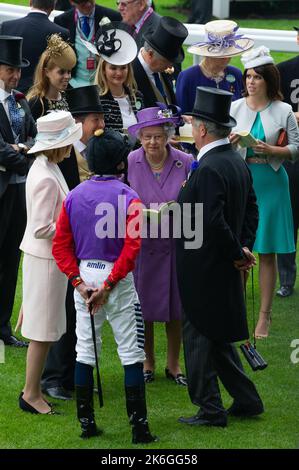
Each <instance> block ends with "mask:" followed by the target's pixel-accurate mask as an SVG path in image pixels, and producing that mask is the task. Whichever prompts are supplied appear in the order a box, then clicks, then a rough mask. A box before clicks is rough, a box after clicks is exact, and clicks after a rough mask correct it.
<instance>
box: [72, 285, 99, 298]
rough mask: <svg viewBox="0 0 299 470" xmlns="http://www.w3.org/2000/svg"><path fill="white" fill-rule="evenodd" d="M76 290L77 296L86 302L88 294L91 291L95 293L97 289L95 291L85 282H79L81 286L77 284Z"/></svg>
mask: <svg viewBox="0 0 299 470" xmlns="http://www.w3.org/2000/svg"><path fill="white" fill-rule="evenodd" d="M76 289H77V291H78V292H79V294H80V295H81V297H83V299H84V300H88V299H89V295H90V294H89V292H90V291H92V292H94V291H96V290H97V289H95V288H94V287H91V286H87V285H86V284H85V282H81V284H79V285H78V286H76Z"/></svg>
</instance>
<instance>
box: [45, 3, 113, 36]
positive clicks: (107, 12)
mask: <svg viewBox="0 0 299 470" xmlns="http://www.w3.org/2000/svg"><path fill="white" fill-rule="evenodd" d="M94 15H95V16H94V24H95V34H97V31H98V29H99V23H100V21H101V19H102V18H104V17H105V16H107V18H109V19H110V20H111V21H120V20H121V15H120V13H118V12H117V11H115V10H112V9H111V8H106V7H102V6H100V5H95V13H94ZM54 22H55V23H56V24H58V25H59V26H62V27H63V28H66V29H68V30H69V32H70V41H71V43H72V44H74V43H75V37H76V26H77V25H76V21H75V8H71V9H70V10H67V11H65V12H64V13H62V14H61V15H58V16H55V18H54Z"/></svg>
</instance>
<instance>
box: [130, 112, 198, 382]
mask: <svg viewBox="0 0 299 470" xmlns="http://www.w3.org/2000/svg"><path fill="white" fill-rule="evenodd" d="M137 121H138V122H137V124H134V125H133V126H130V127H129V128H128V131H129V133H130V134H131V135H133V136H134V137H137V138H138V139H139V140H140V142H141V145H142V147H140V148H139V149H138V150H135V151H133V152H131V153H130V155H129V158H128V180H129V182H130V185H131V187H132V188H133V189H134V190H135V191H136V192H137V193H138V195H139V197H140V199H141V201H142V202H143V204H144V205H145V206H146V207H147V208H148V207H149V205H150V204H153V203H157V204H161V203H165V202H169V201H173V200H176V199H177V196H178V194H179V191H180V188H181V185H182V183H183V182H184V181H185V180H186V178H187V175H188V173H189V170H190V168H191V164H192V161H193V158H192V157H191V156H190V155H188V154H186V153H184V152H181V151H180V150H177V149H175V148H173V147H171V146H170V145H169V143H168V141H169V139H170V138H171V137H172V136H173V135H174V133H175V126H177V125H178V123H179V118H178V117H175V116H174V115H173V114H172V110H170V109H164V110H162V109H160V108H159V107H156V108H146V109H143V110H142V111H139V112H138V113H137ZM163 219H164V217H163ZM151 222H152V220H151ZM164 222H165V220H164V221H163V222H162V223H164ZM153 223H155V222H153ZM166 223H169V221H168V222H167V221H166ZM160 229H161V226H160V227H159V235H158V238H153V237H151V238H149V233H148V234H147V237H146V238H143V240H142V246H141V251H140V254H139V257H138V262H137V266H136V269H135V283H136V288H137V292H138V295H139V299H140V303H141V308H142V312H143V316H144V320H145V354H146V360H145V362H144V380H145V382H152V381H153V380H154V370H155V355H154V322H156V321H158V322H165V325H166V335H167V364H166V368H165V374H166V377H167V378H169V379H172V380H174V381H175V382H176V383H177V384H178V385H186V384H187V383H186V378H185V376H184V375H183V374H182V371H181V368H180V365H179V353H180V346H181V312H182V307H181V302H180V297H179V292H178V286H177V278H176V267H175V240H174V239H173V238H172V237H171V236H170V237H168V238H161V233H160Z"/></svg>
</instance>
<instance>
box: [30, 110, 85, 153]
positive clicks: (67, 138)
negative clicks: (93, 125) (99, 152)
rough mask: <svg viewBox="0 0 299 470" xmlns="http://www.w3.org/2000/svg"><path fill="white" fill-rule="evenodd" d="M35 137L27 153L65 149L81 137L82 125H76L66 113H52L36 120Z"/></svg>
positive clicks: (69, 114)
mask: <svg viewBox="0 0 299 470" xmlns="http://www.w3.org/2000/svg"><path fill="white" fill-rule="evenodd" d="M36 124H37V136H36V139H35V144H34V146H33V147H32V148H31V149H30V150H29V151H28V153H37V152H42V151H43V150H51V149H58V148H61V147H66V146H67V145H71V144H73V143H75V142H76V141H77V140H80V139H81V137H82V123H81V122H80V123H78V124H76V121H75V119H74V118H73V117H72V115H71V113H69V112H68V111H53V112H51V113H49V114H46V115H45V116H42V117H40V118H38V119H37V121H36Z"/></svg>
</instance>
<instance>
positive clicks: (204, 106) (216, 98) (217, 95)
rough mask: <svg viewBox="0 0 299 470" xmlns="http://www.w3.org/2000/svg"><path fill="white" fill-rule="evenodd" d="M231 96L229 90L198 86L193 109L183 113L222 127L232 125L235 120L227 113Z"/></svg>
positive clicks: (235, 122) (234, 123)
mask: <svg viewBox="0 0 299 470" xmlns="http://www.w3.org/2000/svg"><path fill="white" fill-rule="evenodd" d="M232 97H233V94H232V93H230V92H229V91H224V90H219V89H218V88H210V87H203V86H198V87H197V88H196V98H195V103H194V107H193V111H192V112H190V113H185V114H186V115H187V116H194V117H197V118H202V119H204V120H206V121H212V122H215V123H216V124H219V125H220V126H223V127H234V126H235V125H236V124H237V121H236V120H235V119H234V118H233V117H231V116H230V115H229V112H230V105H231V101H232Z"/></svg>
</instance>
